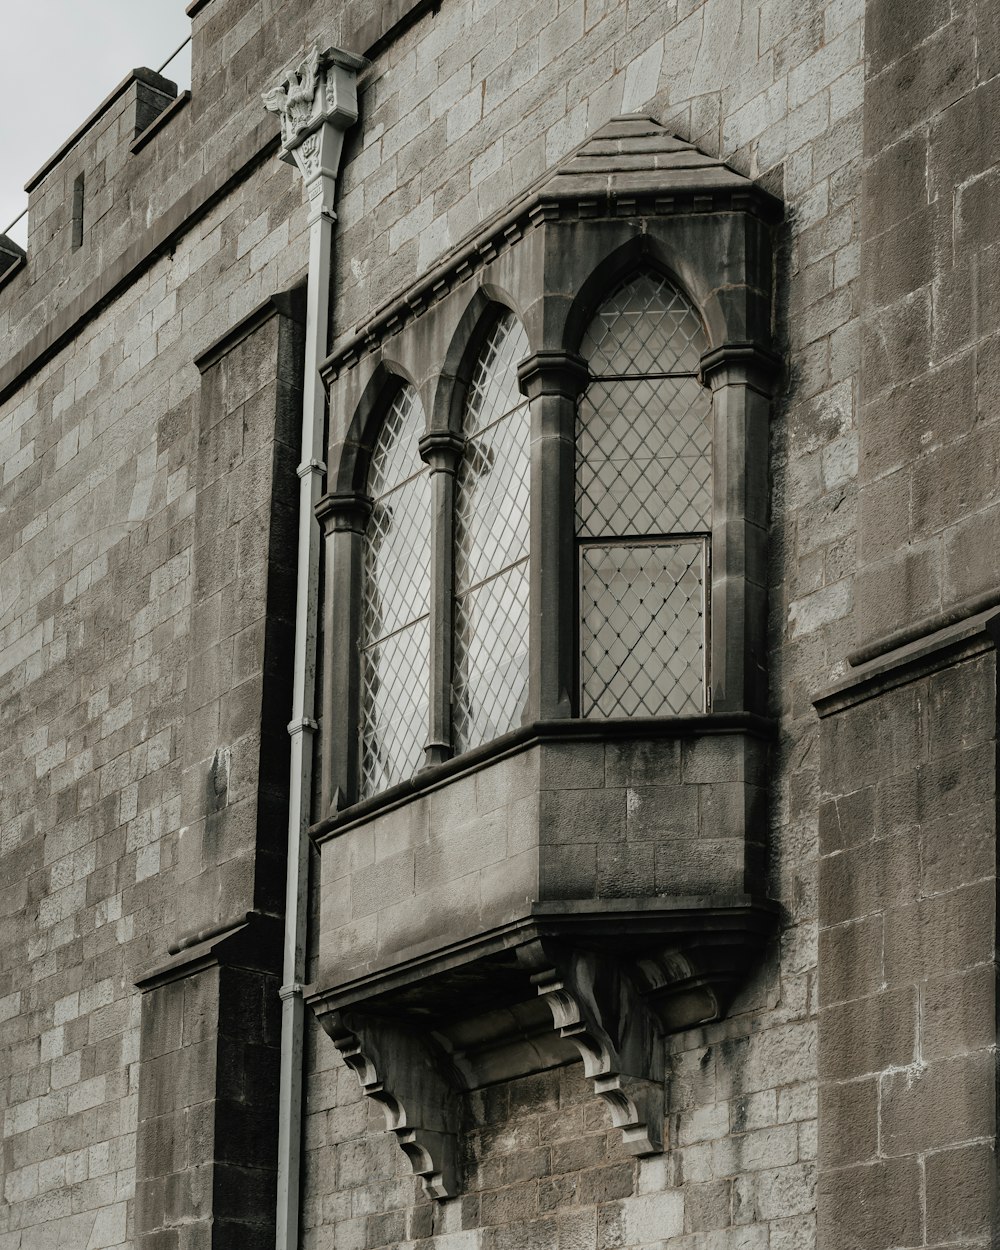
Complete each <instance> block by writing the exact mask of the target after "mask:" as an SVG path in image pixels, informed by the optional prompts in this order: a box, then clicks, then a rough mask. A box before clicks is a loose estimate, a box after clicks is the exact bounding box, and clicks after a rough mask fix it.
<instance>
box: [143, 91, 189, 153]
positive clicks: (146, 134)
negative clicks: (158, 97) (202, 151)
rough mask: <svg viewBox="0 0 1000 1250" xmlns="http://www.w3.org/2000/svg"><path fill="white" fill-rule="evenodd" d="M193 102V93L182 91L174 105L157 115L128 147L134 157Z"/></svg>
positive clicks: (169, 105)
mask: <svg viewBox="0 0 1000 1250" xmlns="http://www.w3.org/2000/svg"><path fill="white" fill-rule="evenodd" d="M190 101H191V92H190V91H182V92H181V93H180V95H179V96H178V97H177V99H176V100H174V102H173V103H172V104H168V105H167V107H166V108H165V109H164V110H163V112H162V113H157V115H156V116H155V117H154V118H153V120H152V121H151V122H150V123H149V125H148V126H147V127H146V129H145V130H143V131H141V132H140V133H139V134H137V135H136V137H135V138H134V139H133V140H132V142H131V143H130V144H129V145H128V150H129V151H130V152H131V153H132V155H133V156H134V155H135V154H136V152H139V151H141V150H142V149H143V148H144V147H145V146H146V144H147V143H148V142H149V141H150V139H152V137H153V135H155V134H157V133H159V131H161V130H162V129H163V127H164V126H165V125H166V124H167V122H170V121H173V119H174V118H175V117H176V116H177V114H178V113H179V112H180V111H181V109H182V108H184V106H185V105H186V104H189V103H190Z"/></svg>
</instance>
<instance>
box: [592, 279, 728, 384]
mask: <svg viewBox="0 0 1000 1250" xmlns="http://www.w3.org/2000/svg"><path fill="white" fill-rule="evenodd" d="M707 346H708V344H707V342H706V340H705V332H704V330H703V329H702V325H701V321H700V320H699V318H698V315H697V313H696V312H695V311H694V309H693V308H692V307H691V305H690V303H689V302H688V301H687V300H686V299H685V298H684V296H683V295H682V294H681V293H680V291H678V290H677V289H676V288H675V287H673V286H671V285H670V283H669V282H667V281H666V279H664V278H661V277H660V276H659V275H658V274H652V273H642V274H639V275H638V276H637V277H635V278H633V279H632V280H631V281H630V282H626V283H625V285H624V286H622V287H619V289H618V290H617V291H616V292H615V294H614V295H612V296H611V298H610V299H609V300H608V301H607V303H605V304H604V305H603V306H602V307H601V309H600V311H599V312H598V313H597V316H596V317H595V318H594V320H593V321H592V322H591V324H590V327H589V329H588V330H587V333H586V335H585V336H584V339H583V343H582V344H581V345H580V354H581V355H582V356H583V357H584V358H585V359H586V360H587V362H588V363H589V365H590V371H591V373H594V374H597V375H605V376H608V375H610V376H617V375H621V374H636V373H696V372H697V371H698V365H699V361H700V358H701V354H702V352H704V351H705V349H706V347H707Z"/></svg>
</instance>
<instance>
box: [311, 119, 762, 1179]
mask: <svg viewBox="0 0 1000 1250" xmlns="http://www.w3.org/2000/svg"><path fill="white" fill-rule="evenodd" d="M779 215H780V206H779V205H778V204H777V202H776V201H775V200H774V199H773V198H772V197H771V196H770V195H768V194H767V193H766V192H764V191H762V190H761V189H760V188H758V187H756V186H755V185H754V184H753V183H752V182H750V181H749V180H748V179H746V178H744V177H742V176H741V175H739V174H737V173H736V172H734V171H733V170H731V169H729V168H727V167H726V166H725V165H724V164H723V163H722V162H721V161H719V160H717V159H714V158H712V157H709V156H706V155H705V154H704V153H701V152H699V151H698V150H697V149H695V148H694V147H693V146H692V145H691V144H688V143H684V142H683V141H681V140H679V139H676V138H675V137H673V136H672V135H670V134H669V133H668V132H667V131H665V130H664V128H663V127H662V126H660V125H658V124H657V123H656V122H655V121H653V120H651V119H650V118H646V117H634V116H629V117H622V118H618V119H616V120H614V121H613V122H611V123H609V124H608V125H607V126H606V127H604V128H602V130H600V131H599V132H597V133H596V134H595V135H593V136H592V137H591V139H590V140H588V141H587V143H585V144H583V145H582V146H581V147H580V148H579V149H577V150H576V151H575V152H573V153H571V154H570V155H569V156H568V157H567V158H566V159H565V160H564V161H563V162H561V163H560V164H559V165H558V166H556V167H555V168H554V169H553V170H552V171H550V173H549V174H548V175H547V176H546V177H545V178H543V179H542V180H541V181H540V182H539V183H537V184H536V185H535V186H534V187H533V188H532V189H531V190H530V191H528V192H526V193H524V195H523V196H522V197H521V198H520V199H518V200H516V201H515V202H514V203H513V204H511V205H509V206H508V207H507V208H506V209H505V210H504V211H503V212H501V213H498V214H497V215H496V216H495V217H494V218H491V219H490V220H488V221H487V222H485V223H484V224H483V226H482V227H481V229H480V230H479V231H477V232H476V233H475V234H474V235H473V236H471V237H469V238H467V239H465V240H463V241H461V242H459V243H457V244H456V245H455V246H454V248H453V249H452V250H451V251H450V252H448V253H447V254H446V255H445V256H444V257H442V259H441V260H440V262H439V263H438V264H437V265H436V266H435V268H434V269H432V270H431V271H429V272H427V273H425V274H423V275H421V276H419V277H418V278H417V279H416V280H415V281H413V282H412V283H411V284H410V285H409V286H407V287H406V288H405V289H402V290H400V291H399V292H398V294H397V296H396V297H394V298H393V299H392V300H391V301H390V302H389V303H387V304H386V305H385V306H384V307H382V308H380V309H378V310H376V311H375V312H374V313H373V314H372V315H371V317H370V318H368V320H367V321H366V322H365V323H364V324H362V325H361V326H360V327H359V328H358V330H357V331H356V332H353V333H352V334H350V335H347V336H345V337H344V339H343V340H342V341H341V342H340V344H339V345H338V346H337V348H336V350H335V351H334V353H333V354H332V355H331V356H330V358H329V359H328V360H327V361H326V362H325V364H324V368H323V375H324V379H325V381H326V383H327V387H328V392H329V404H330V427H329V444H328V448H327V493H326V495H325V496H324V498H323V499H322V500H321V501H320V504H319V506H318V508H317V516H318V518H319V520H320V523H321V525H322V528H323V533H324V551H325V557H324V564H323V577H324V582H325V590H324V595H325V601H324V612H323V622H322V628H323V648H322V669H323V703H322V723H321V726H320V745H321V751H322V779H321V783H320V786H319V804H320V806H319V811H318V812H317V817H318V818H317V821H316V823H315V824H314V826H313V830H312V832H313V836H314V838H315V840H316V842H317V845H318V846H319V848H320V856H321V883H320V903H321V908H320V933H319V943H318V950H317V955H318V963H317V980H316V983H315V985H314V987H313V991H312V994H311V997H310V1002H311V1003H312V1005H313V1007H314V1008H315V1010H316V1012H317V1014H318V1016H319V1018H320V1021H321V1023H322V1025H323V1027H324V1028H325V1029H326V1030H327V1032H328V1033H329V1034H330V1036H331V1037H332V1038H333V1040H334V1043H335V1044H336V1045H337V1047H338V1048H339V1049H340V1051H341V1053H342V1054H343V1056H344V1058H345V1059H346V1061H347V1062H348V1064H350V1065H351V1066H352V1067H353V1068H354V1069H355V1071H356V1072H357V1073H358V1076H359V1078H360V1080H361V1082H362V1086H363V1088H364V1089H365V1090H366V1092H367V1093H369V1094H370V1095H371V1096H372V1097H373V1098H375V1099H376V1100H377V1101H379V1102H381V1103H382V1104H383V1105H384V1107H385V1109H386V1117H387V1125H388V1127H389V1128H390V1129H391V1130H392V1131H393V1132H395V1133H396V1134H397V1136H398V1139H399V1142H400V1145H401V1146H402V1148H403V1150H404V1152H405V1153H406V1155H407V1157H408V1158H409V1159H410V1162H411V1164H412V1166H413V1169H414V1171H415V1172H417V1173H418V1174H419V1175H421V1176H422V1177H423V1178H424V1181H425V1184H426V1187H427V1189H428V1192H429V1193H431V1194H432V1195H433V1196H435V1197H441V1196H446V1195H453V1194H455V1193H457V1192H460V1187H461V1177H460V1160H461V1150H460V1148H459V1138H460V1135H461V1131H462V1125H463V1124H464V1123H468V1122H469V1115H470V1114H471V1110H470V1106H469V1105H468V1104H467V1105H465V1107H464V1109H463V1107H462V1099H463V1098H464V1095H465V1093H466V1092H467V1091H469V1090H473V1089H477V1088H480V1087H481V1086H483V1085H488V1084H492V1083H495V1082H497V1081H503V1080H507V1079H510V1078H512V1077H515V1076H518V1075H524V1074H526V1073H528V1072H536V1071H541V1070H544V1069H545V1068H548V1067H552V1066H555V1065H557V1064H561V1063H566V1062H571V1061H573V1059H574V1057H575V1056H577V1055H578V1054H580V1055H583V1057H584V1059H585V1062H586V1072H587V1075H588V1076H589V1077H590V1079H591V1080H592V1082H593V1089H594V1093H595V1095H597V1096H598V1097H600V1098H602V1099H603V1100H604V1101H605V1102H606V1104H607V1106H608V1108H609V1111H610V1115H611V1118H612V1122H613V1123H614V1124H616V1125H618V1126H619V1127H620V1128H621V1129H622V1131H623V1134H624V1142H625V1146H626V1148H627V1149H628V1150H630V1151H631V1152H632V1153H634V1154H648V1153H650V1152H653V1151H656V1150H659V1149H660V1148H661V1147H662V1142H663V1116H664V1105H665V1104H664V1100H663V1079H664V1072H663V1063H662V1058H663V1054H664V1048H663V1044H662V1035H663V1033H664V1032H671V1031H675V1030H678V1029H684V1028H687V1027H690V1026H692V1025H694V1024H699V1025H700V1024H704V1023H705V1022H707V1021H709V1020H713V1019H717V1018H718V1017H719V1016H721V1015H722V1014H724V1013H725V1011H726V1010H727V1009H728V1005H729V1003H730V1001H731V1000H732V997H733V995H734V994H735V992H736V990H737V989H738V987H739V986H740V985H741V984H742V983H744V982H745V979H746V975H747V972H748V969H749V968H750V967H751V965H752V964H753V962H754V960H755V959H757V958H758V956H759V953H760V950H761V948H762V946H763V944H764V943H765V942H766V941H767V939H768V934H769V933H770V932H771V931H772V929H773V925H774V915H775V912H774V908H773V907H771V905H770V904H769V903H768V902H767V900H766V898H764V897H763V894H762V891H763V889H764V883H765V882H766V873H765V866H766V838H765V832H764V831H765V829H766V819H765V813H766V802H767V777H768V764H767V761H768V751H769V742H770V740H771V737H772V736H773V732H774V727H773V725H772V724H771V722H770V721H769V720H768V719H767V715H766V713H767V671H766V664H765V656H766V653H767V647H766V621H767V613H766V606H767V605H766V586H767V569H766V563H767V503H768V442H769V431H768V426H769V411H770V395H771V390H772V387H773V385H774V379H775V377H776V376H777V369H778V361H777V358H776V357H775V356H774V355H773V353H772V351H771V327H772V319H773V308H772V263H773V262H772V254H773V247H772V243H773V239H772V236H773V229H774V224H775V222H776V220H777V219H778V217H779ZM415 1074H417V1076H415ZM418 1078H419V1079H418Z"/></svg>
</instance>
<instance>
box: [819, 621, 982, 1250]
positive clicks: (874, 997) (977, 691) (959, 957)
mask: <svg viewBox="0 0 1000 1250" xmlns="http://www.w3.org/2000/svg"><path fill="white" fill-rule="evenodd" d="M987 629H989V626H987ZM957 632H958V633H959V634H961V632H962V631H961V629H959V630H958V631H957ZM968 632H969V631H966V634H967V636H966V638H965V639H963V640H961V641H960V642H957V641H954V640H952V642H951V643H949V640H948V636H947V635H948V631H942V635H943V637H942V638H941V640H940V642H938V644H937V646H936V647H935V646H934V643H931V644H926V643H925V646H927V645H929V646H930V647H932V648H933V654H932V655H931V656H929V657H928V658H927V660H926V661H925V662H924V663H923V664H921V665H920V666H919V667H917V668H916V671H913V670H914V667H915V666H914V665H913V664H912V658H911V657H908V658H911V666H910V671H909V672H907V670H906V669H905V668H902V667H901V666H900V665H899V664H898V663H897V662H896V661H895V659H894V658H887V659H886V660H883V661H876V662H875V663H874V664H871V665H868V666H866V668H865V669H864V670H862V671H861V677H860V679H859V680H858V684H857V685H855V686H854V688H853V689H852V688H850V687H848V688H847V689H846V690H843V691H841V692H839V693H837V692H835V693H834V694H832V695H830V696H825V697H824V698H823V699H821V700H820V701H819V703H818V704H817V707H818V709H819V712H820V715H821V717H822V718H823V720H822V725H821V754H822V758H821V786H822V794H821V806H820V814H819V815H820V847H819V849H820V861H819V956H820V982H819V994H820V996H819V1008H820V1009H819V1031H818V1041H819V1048H818V1064H819V1072H818V1075H819V1143H818V1144H819V1180H818V1194H817V1245H818V1248H819V1250H843V1247H845V1246H863V1247H865V1250H894V1248H895V1247H897V1246H907V1247H908V1246H918V1245H934V1246H938V1245H941V1246H944V1245H949V1246H950V1245H962V1246H969V1247H975V1250H987V1248H991V1247H993V1246H995V1245H996V1244H997V1242H996V1238H997V1236H998V1234H1000V1222H998V1208H997V1184H996V1161H995V1150H996V1141H997V1127H998V1126H997V1075H996V1054H995V1051H996V1041H997V973H996V960H995V948H996V940H997V903H996V893H997V886H996V869H997V865H996V791H997V784H996V750H997V719H996V656H995V652H994V651H993V648H992V646H991V645H990V643H989V639H988V633H987V632H985V631H980V632H979V634H978V637H977V636H976V635H975V634H974V633H973V634H972V636H971V637H969V636H968Z"/></svg>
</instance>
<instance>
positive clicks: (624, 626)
mask: <svg viewBox="0 0 1000 1250" xmlns="http://www.w3.org/2000/svg"><path fill="white" fill-rule="evenodd" d="M580 554H581V560H580V592H581V601H582V602H581V617H582V620H581V631H580V632H581V638H580V641H581V651H582V663H581V674H580V677H581V691H582V698H581V705H582V706H581V711H582V713H583V715H584V716H600V717H612V716H681V715H690V714H691V713H696V712H703V711H704V710H705V588H704V586H705V546H704V543H703V542H701V541H696V542H678V543H656V544H652V543H617V544H614V545H610V544H609V545H593V546H589V545H588V546H584V547H582V548H581V553H580Z"/></svg>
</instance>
